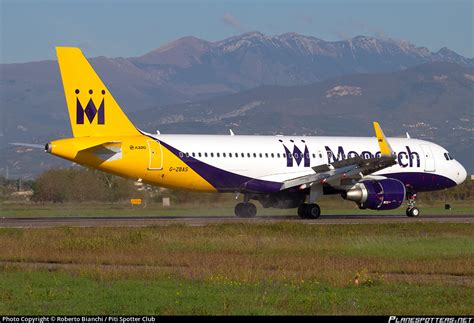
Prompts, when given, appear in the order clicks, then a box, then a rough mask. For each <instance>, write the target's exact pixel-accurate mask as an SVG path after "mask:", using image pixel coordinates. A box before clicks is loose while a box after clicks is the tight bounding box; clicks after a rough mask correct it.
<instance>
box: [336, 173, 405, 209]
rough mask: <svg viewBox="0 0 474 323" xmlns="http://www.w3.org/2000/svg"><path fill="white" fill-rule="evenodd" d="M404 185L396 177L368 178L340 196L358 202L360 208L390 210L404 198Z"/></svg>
mask: <svg viewBox="0 0 474 323" xmlns="http://www.w3.org/2000/svg"><path fill="white" fill-rule="evenodd" d="M405 196H406V189H405V185H403V183H402V182H400V181H399V180H397V179H382V180H368V181H363V182H360V183H358V184H356V185H355V186H354V187H352V188H351V189H350V190H348V191H347V192H344V193H342V197H343V198H344V199H346V200H349V201H354V202H356V203H357V204H359V208H361V209H371V210H392V209H396V208H398V207H399V206H400V205H402V203H403V201H404V200H405Z"/></svg>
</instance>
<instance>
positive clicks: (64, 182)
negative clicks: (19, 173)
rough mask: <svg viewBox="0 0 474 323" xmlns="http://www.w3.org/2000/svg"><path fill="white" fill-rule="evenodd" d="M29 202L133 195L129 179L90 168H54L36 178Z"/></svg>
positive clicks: (100, 199) (119, 197)
mask: <svg viewBox="0 0 474 323" xmlns="http://www.w3.org/2000/svg"><path fill="white" fill-rule="evenodd" d="M33 192H34V193H33V197H32V200H33V201H41V202H84V201H109V202H115V201H119V200H124V199H127V198H129V197H132V196H137V192H136V189H135V187H134V185H133V183H132V182H131V181H129V180H126V179H123V178H119V177H116V176H112V175H108V174H104V173H102V172H99V171H95V170H90V169H55V170H49V171H47V172H45V173H43V174H41V175H40V177H38V179H37V180H36V182H35V184H34V185H33Z"/></svg>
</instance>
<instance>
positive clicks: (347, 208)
mask: <svg viewBox="0 0 474 323" xmlns="http://www.w3.org/2000/svg"><path fill="white" fill-rule="evenodd" d="M256 204H257V208H258V212H257V214H258V215H268V216H278V215H281V216H288V215H290V216H296V209H284V210H281V209H274V208H268V209H264V208H262V207H261V206H260V205H259V204H258V203H256ZM320 206H321V210H322V214H323V215H405V209H406V207H405V206H403V207H400V208H398V209H395V210H388V211H374V210H360V209H358V208H357V207H356V206H355V204H354V203H352V202H348V201H344V200H337V201H336V200H335V199H322V200H321V202H320ZM417 206H418V207H419V208H420V209H421V212H422V215H423V214H430V215H460V214H469V215H472V214H474V205H473V204H472V203H470V202H456V203H451V207H452V209H451V210H445V209H444V203H443V202H437V203H434V204H431V203H419V204H417ZM184 215H186V216H234V203H233V202H232V203H222V204H218V205H213V204H204V205H194V204H183V205H175V206H173V207H170V208H164V207H162V206H161V205H160V204H156V203H152V204H148V205H143V206H134V207H132V206H131V205H130V204H127V203H123V202H122V203H115V204H112V203H109V204H108V203H3V204H0V217H74V216H184Z"/></svg>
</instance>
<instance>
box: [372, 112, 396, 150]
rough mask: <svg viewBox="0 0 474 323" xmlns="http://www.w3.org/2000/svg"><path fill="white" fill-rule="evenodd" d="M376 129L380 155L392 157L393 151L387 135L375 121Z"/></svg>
mask: <svg viewBox="0 0 474 323" xmlns="http://www.w3.org/2000/svg"><path fill="white" fill-rule="evenodd" d="M374 129H375V136H377V141H378V143H379V147H380V154H381V155H382V156H392V155H393V149H392V147H390V144H389V143H388V141H387V138H385V134H384V133H383V131H382V128H380V125H379V123H378V122H376V121H374Z"/></svg>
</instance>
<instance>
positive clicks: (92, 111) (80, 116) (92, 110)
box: [75, 89, 105, 124]
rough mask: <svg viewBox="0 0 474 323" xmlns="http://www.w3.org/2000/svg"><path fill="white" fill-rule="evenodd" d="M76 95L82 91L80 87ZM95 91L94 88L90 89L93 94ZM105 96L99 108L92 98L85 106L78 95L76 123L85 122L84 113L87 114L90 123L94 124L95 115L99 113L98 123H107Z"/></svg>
mask: <svg viewBox="0 0 474 323" xmlns="http://www.w3.org/2000/svg"><path fill="white" fill-rule="evenodd" d="M75 93H76V95H77V94H79V93H80V91H79V90H78V89H76V91H75ZM93 93H94V92H93V91H92V90H89V94H90V95H92V94H93ZM101 93H102V95H105V91H104V90H102V92H101ZM104 100H105V98H102V101H101V102H100V106H99V108H98V109H97V107H96V105H95V104H94V101H93V100H92V98H90V99H89V102H88V103H87V105H86V107H85V108H83V106H82V104H81V101H79V98H78V97H77V96H76V124H84V115H86V116H87V120H89V123H90V124H92V121H93V120H94V118H95V116H96V115H97V124H105V102H104Z"/></svg>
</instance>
